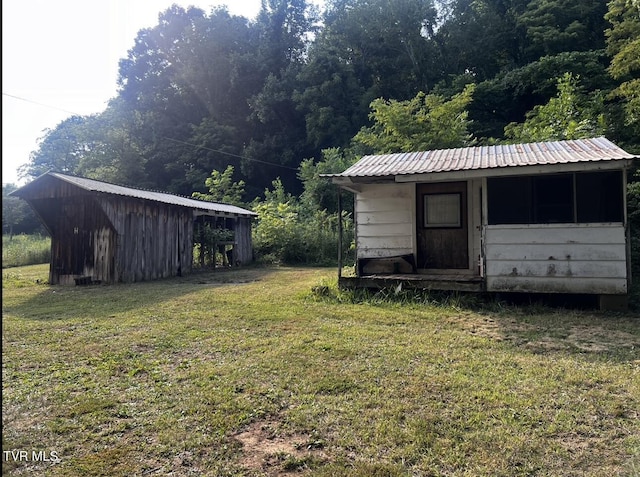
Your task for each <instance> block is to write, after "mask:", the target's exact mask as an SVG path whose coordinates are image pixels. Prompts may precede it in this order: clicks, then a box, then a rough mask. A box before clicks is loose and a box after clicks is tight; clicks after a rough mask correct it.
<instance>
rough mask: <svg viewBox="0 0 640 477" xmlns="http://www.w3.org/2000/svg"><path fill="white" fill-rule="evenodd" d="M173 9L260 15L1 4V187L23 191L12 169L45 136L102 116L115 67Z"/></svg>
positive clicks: (113, 89) (58, 2)
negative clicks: (74, 121) (74, 119)
mask: <svg viewBox="0 0 640 477" xmlns="http://www.w3.org/2000/svg"><path fill="white" fill-rule="evenodd" d="M173 4H177V5H180V6H183V7H187V6H189V5H194V6H197V7H200V8H201V9H203V10H204V11H205V12H206V13H210V12H211V10H212V8H213V7H214V6H217V5H223V4H226V5H227V6H228V9H229V11H230V12H231V13H232V14H236V15H242V16H244V17H247V18H251V19H253V18H255V16H256V15H257V14H258V12H259V10H260V0H228V1H224V0H191V1H187V0H184V1H183V0H100V1H89V0H55V1H53V0H3V1H2V183H3V184H8V183H13V184H16V185H23V184H24V183H25V181H24V180H21V179H19V177H18V172H17V169H18V167H19V166H20V165H22V164H25V163H27V162H28V160H29V154H30V153H31V152H32V151H34V150H36V149H37V143H38V139H39V138H41V137H43V135H44V133H45V131H46V130H47V129H54V128H55V127H56V126H57V125H58V124H59V123H60V122H61V121H63V120H65V119H67V118H68V117H70V116H73V115H88V114H94V113H99V112H102V111H104V109H105V108H106V106H107V103H108V101H109V99H111V98H113V97H115V96H116V93H117V83H116V81H117V75H118V61H119V60H120V59H121V58H126V56H127V51H128V50H129V49H131V48H132V47H133V45H134V40H135V38H136V36H137V34H138V31H140V30H141V29H143V28H150V27H154V26H156V25H157V23H158V14H159V13H161V12H163V11H165V10H166V9H167V8H168V7H170V6H171V5H173Z"/></svg>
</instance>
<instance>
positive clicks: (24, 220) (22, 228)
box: [2, 184, 41, 240]
mask: <svg viewBox="0 0 640 477" xmlns="http://www.w3.org/2000/svg"><path fill="white" fill-rule="evenodd" d="M17 189H18V187H17V186H16V185H15V184H3V186H2V233H7V234H8V235H9V239H10V240H11V239H12V238H13V235H14V234H15V233H21V232H22V233H33V232H34V231H35V230H38V229H41V225H40V224H39V222H38V219H37V217H36V216H35V214H34V213H33V210H32V209H31V207H29V204H27V203H26V202H25V201H24V200H22V199H20V198H18V197H13V196H9V194H10V193H11V192H13V191H15V190H17Z"/></svg>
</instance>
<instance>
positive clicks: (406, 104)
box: [354, 84, 475, 154]
mask: <svg viewBox="0 0 640 477" xmlns="http://www.w3.org/2000/svg"><path fill="white" fill-rule="evenodd" d="M474 89H475V85H473V84H469V85H467V86H466V87H465V88H464V90H463V91H462V92H461V93H458V94H456V95H454V96H453V97H452V98H450V99H449V100H447V99H445V98H444V97H442V96H439V95H434V94H429V95H428V94H425V93H418V94H417V95H416V96H415V97H414V98H413V99H411V100H408V101H396V100H384V99H376V100H375V101H373V102H372V103H371V109H372V112H371V118H372V119H373V120H374V124H373V125H372V126H371V127H365V128H363V129H361V130H360V132H358V134H356V136H355V137H354V141H355V142H356V143H359V144H362V145H364V146H365V147H367V148H369V150H370V151H371V152H372V153H376V154H384V153H395V152H411V151H426V150H430V149H445V148H451V147H460V146H464V145H467V144H468V143H469V142H470V140H471V137H470V135H469V131H468V129H469V121H468V119H467V111H466V108H467V106H468V105H469V103H470V102H471V100H472V95H473V91H474Z"/></svg>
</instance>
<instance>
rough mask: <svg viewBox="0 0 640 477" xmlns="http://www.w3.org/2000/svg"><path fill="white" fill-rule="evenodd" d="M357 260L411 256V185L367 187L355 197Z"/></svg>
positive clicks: (412, 186)
mask: <svg viewBox="0 0 640 477" xmlns="http://www.w3.org/2000/svg"><path fill="white" fill-rule="evenodd" d="M355 213H356V224H357V231H356V248H357V254H358V258H378V257H393V256H396V255H405V254H411V253H414V249H415V245H414V242H415V240H414V237H415V219H414V217H415V186H414V184H388V185H387V184H373V185H367V186H365V187H364V189H363V190H362V191H361V192H360V193H359V194H357V195H356V198H355Z"/></svg>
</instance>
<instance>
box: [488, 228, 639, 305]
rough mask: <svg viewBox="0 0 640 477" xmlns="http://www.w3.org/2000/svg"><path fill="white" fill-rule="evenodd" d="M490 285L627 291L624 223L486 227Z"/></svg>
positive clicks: (492, 287)
mask: <svg viewBox="0 0 640 477" xmlns="http://www.w3.org/2000/svg"><path fill="white" fill-rule="evenodd" d="M485 259H486V281H487V290H488V291H515V292H534V293H535V292H540V293H595V294H625V293H627V262H626V241H625V230H624V227H623V226H622V225H621V224H562V225H489V226H486V227H485Z"/></svg>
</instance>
